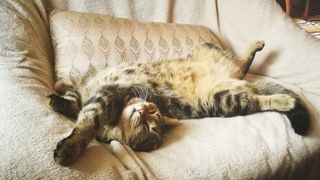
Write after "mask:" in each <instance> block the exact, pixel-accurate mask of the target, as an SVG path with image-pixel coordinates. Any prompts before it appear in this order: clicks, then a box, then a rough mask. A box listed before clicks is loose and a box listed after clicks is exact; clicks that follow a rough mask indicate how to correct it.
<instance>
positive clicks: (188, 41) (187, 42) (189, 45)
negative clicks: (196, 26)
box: [186, 35, 193, 51]
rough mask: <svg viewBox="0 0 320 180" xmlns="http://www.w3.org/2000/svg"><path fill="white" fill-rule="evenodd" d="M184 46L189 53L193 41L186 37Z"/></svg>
mask: <svg viewBox="0 0 320 180" xmlns="http://www.w3.org/2000/svg"><path fill="white" fill-rule="evenodd" d="M186 45H187V48H188V50H189V51H191V50H192V48H193V40H192V39H191V38H190V37H189V36H188V35H187V37H186Z"/></svg>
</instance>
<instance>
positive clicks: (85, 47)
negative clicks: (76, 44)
mask: <svg viewBox="0 0 320 180" xmlns="http://www.w3.org/2000/svg"><path fill="white" fill-rule="evenodd" d="M81 48H82V51H83V52H84V53H85V54H86V55H87V56H88V58H89V59H91V58H92V56H93V54H94V46H93V43H92V41H91V40H90V39H89V38H87V36H85V37H84V39H83V41H82V46H81Z"/></svg>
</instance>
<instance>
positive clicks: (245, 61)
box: [240, 41, 264, 79]
mask: <svg viewBox="0 0 320 180" xmlns="http://www.w3.org/2000/svg"><path fill="white" fill-rule="evenodd" d="M263 47H264V41H256V42H255V43H253V44H252V45H251V46H250V47H249V48H248V49H247V50H246V52H245V53H244V54H243V55H242V56H241V57H240V62H241V64H240V65H241V71H242V72H241V73H242V74H241V76H240V79H243V78H244V77H245V76H246V74H247V73H248V71H249V68H250V66H251V64H252V61H253V59H254V56H255V55H256V53H257V52H258V51H261V50H262V49H263Z"/></svg>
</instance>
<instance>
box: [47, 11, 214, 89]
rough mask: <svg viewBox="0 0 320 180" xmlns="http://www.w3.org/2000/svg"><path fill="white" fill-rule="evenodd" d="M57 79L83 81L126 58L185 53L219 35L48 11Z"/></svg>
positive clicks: (146, 58) (189, 28)
mask: <svg viewBox="0 0 320 180" xmlns="http://www.w3.org/2000/svg"><path fill="white" fill-rule="evenodd" d="M50 24H51V26H50V27H51V28H50V30H51V36H52V41H53V47H54V51H55V52H54V54H55V71H56V79H57V80H59V79H62V80H63V81H64V80H65V81H69V82H72V83H73V84H74V85H76V86H79V85H81V84H82V83H84V82H86V80H87V79H88V78H90V77H92V76H94V75H95V74H96V73H97V72H98V71H101V70H102V69H105V68H107V67H109V66H114V65H118V64H120V63H122V62H133V61H153V60H158V59H172V58H179V57H186V56H187V55H188V54H189V53H190V52H191V50H192V49H193V47H195V46H197V45H199V44H202V43H205V42H211V43H215V44H218V45H219V44H220V43H219V41H218V39H217V38H216V37H215V36H214V35H213V34H212V33H211V32H210V30H209V29H207V28H205V27H203V26H194V25H185V24H169V23H154V22H151V23H142V22H139V21H136V20H130V19H124V18H116V17H112V16H109V15H101V14H90V13H79V12H71V11H53V12H52V13H51V15H50Z"/></svg>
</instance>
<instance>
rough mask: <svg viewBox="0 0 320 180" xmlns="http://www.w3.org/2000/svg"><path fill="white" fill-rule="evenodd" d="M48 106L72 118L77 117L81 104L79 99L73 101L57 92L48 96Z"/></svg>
mask: <svg viewBox="0 0 320 180" xmlns="http://www.w3.org/2000/svg"><path fill="white" fill-rule="evenodd" d="M47 106H48V107H49V108H50V109H52V110H53V111H56V112H59V113H61V114H63V115H65V116H67V117H70V118H77V116H78V114H77V113H78V112H79V111H80V106H79V104H78V103H77V101H71V100H69V99H66V98H65V97H61V96H59V95H56V94H51V95H49V96H48V102H47Z"/></svg>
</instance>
